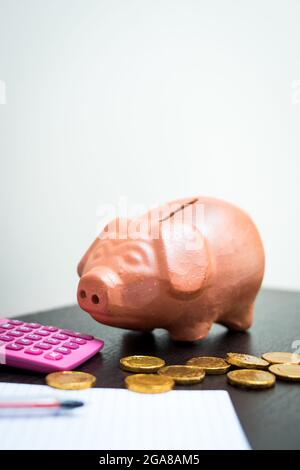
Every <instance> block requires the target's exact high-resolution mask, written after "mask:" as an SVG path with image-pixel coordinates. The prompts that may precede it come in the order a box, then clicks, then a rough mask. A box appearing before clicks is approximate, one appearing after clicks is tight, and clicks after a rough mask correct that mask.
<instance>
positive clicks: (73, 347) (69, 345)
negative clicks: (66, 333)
mask: <svg viewBox="0 0 300 470" xmlns="http://www.w3.org/2000/svg"><path fill="white" fill-rule="evenodd" d="M63 346H64V347H65V348H70V349H78V348H79V345H78V344H76V343H73V342H72V341H68V342H67V343H64V344H63Z"/></svg>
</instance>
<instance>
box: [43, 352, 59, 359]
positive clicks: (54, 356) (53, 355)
mask: <svg viewBox="0 0 300 470" xmlns="http://www.w3.org/2000/svg"><path fill="white" fill-rule="evenodd" d="M63 357H64V356H63V355H62V354H60V353H58V352H55V351H51V352H50V353H48V354H45V356H44V358H45V359H50V360H52V361H59V359H62V358H63Z"/></svg>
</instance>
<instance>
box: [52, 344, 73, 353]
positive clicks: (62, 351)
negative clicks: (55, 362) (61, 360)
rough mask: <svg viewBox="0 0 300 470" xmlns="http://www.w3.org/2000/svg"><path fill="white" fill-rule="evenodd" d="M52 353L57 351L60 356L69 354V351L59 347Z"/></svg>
mask: <svg viewBox="0 0 300 470" xmlns="http://www.w3.org/2000/svg"><path fill="white" fill-rule="evenodd" d="M54 351H57V352H59V353H62V354H70V352H71V349H69V348H65V347H64V346H59V348H55V349H54Z"/></svg>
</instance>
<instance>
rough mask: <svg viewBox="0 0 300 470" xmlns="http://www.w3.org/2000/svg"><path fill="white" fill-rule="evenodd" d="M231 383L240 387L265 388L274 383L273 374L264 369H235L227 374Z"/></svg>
mask: <svg viewBox="0 0 300 470" xmlns="http://www.w3.org/2000/svg"><path fill="white" fill-rule="evenodd" d="M227 379H228V382H229V383H230V384H231V385H234V386H236V387H241V388H253V389H257V390H259V389H265V388H271V387H273V386H274V385H275V380H276V379H275V375H273V374H271V373H270V372H266V371H265V370H257V369H237V370H231V371H230V372H228V374H227Z"/></svg>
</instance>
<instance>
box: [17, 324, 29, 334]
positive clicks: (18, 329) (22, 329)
mask: <svg viewBox="0 0 300 470" xmlns="http://www.w3.org/2000/svg"><path fill="white" fill-rule="evenodd" d="M16 330H17V331H22V333H30V332H31V331H32V329H31V328H28V326H19V327H18V328H16Z"/></svg>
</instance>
